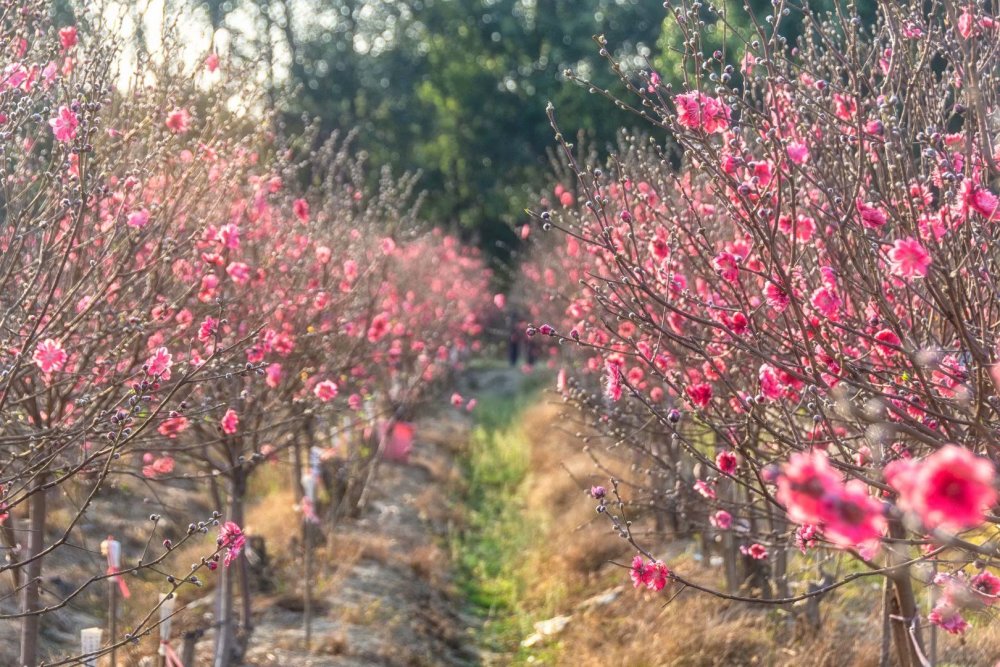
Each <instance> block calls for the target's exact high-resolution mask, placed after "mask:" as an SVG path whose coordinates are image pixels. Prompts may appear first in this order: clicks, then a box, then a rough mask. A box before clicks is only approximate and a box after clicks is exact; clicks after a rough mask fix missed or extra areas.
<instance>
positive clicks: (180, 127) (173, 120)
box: [164, 107, 191, 134]
mask: <svg viewBox="0 0 1000 667" xmlns="http://www.w3.org/2000/svg"><path fill="white" fill-rule="evenodd" d="M164 124H165V125H166V126H167V129H168V130H170V131H171V132H173V133H174V134H184V133H185V132H187V131H188V130H189V129H191V112H190V111H188V110H187V109H183V108H180V107H177V108H175V109H173V110H172V111H170V113H168V114H167V120H166V121H165V123H164Z"/></svg>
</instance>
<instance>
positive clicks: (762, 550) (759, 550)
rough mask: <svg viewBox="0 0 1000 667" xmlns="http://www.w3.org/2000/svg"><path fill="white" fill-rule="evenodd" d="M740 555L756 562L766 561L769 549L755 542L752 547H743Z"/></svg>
mask: <svg viewBox="0 0 1000 667" xmlns="http://www.w3.org/2000/svg"><path fill="white" fill-rule="evenodd" d="M740 553H742V554H743V555H744V556H749V557H750V558H753V559H754V560H764V559H765V558H767V548H766V547H765V546H764V545H763V544H757V543H756V542H754V543H753V544H751V545H750V546H746V545H745V544H744V545H741V546H740Z"/></svg>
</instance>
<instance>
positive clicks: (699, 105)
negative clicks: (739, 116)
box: [674, 91, 729, 134]
mask: <svg viewBox="0 0 1000 667" xmlns="http://www.w3.org/2000/svg"><path fill="white" fill-rule="evenodd" d="M674 104H675V105H676V106H677V122H678V123H680V124H681V125H682V126H683V127H686V128H688V129H691V130H702V131H704V132H706V133H707V134H712V133H713V132H722V131H723V130H725V129H726V128H727V127H729V108H728V107H727V106H726V105H725V104H723V103H722V102H720V101H719V100H717V99H715V98H714V97H709V96H708V95H705V94H704V93H701V92H699V91H693V92H690V93H684V94H683V95H677V96H675V97H674Z"/></svg>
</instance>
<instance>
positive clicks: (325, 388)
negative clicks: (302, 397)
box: [313, 380, 337, 403]
mask: <svg viewBox="0 0 1000 667" xmlns="http://www.w3.org/2000/svg"><path fill="white" fill-rule="evenodd" d="M313 393H314V394H316V398H318V399H319V400H321V401H323V402H324V403H326V402H328V401H332V400H333V399H334V398H336V397H337V384H336V383H335V382H333V381H331V380H323V381H322V382H319V383H317V384H316V387H315V388H314V389H313Z"/></svg>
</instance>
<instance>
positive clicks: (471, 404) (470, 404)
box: [465, 398, 478, 412]
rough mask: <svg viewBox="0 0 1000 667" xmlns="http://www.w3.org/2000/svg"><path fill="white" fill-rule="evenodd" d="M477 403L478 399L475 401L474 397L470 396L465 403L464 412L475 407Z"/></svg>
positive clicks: (470, 410)
mask: <svg viewBox="0 0 1000 667" xmlns="http://www.w3.org/2000/svg"><path fill="white" fill-rule="evenodd" d="M477 404H478V401H476V399H474V398H470V399H469V402H468V403H466V404H465V411H466V412H472V411H473V410H475V409H476V405H477Z"/></svg>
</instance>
